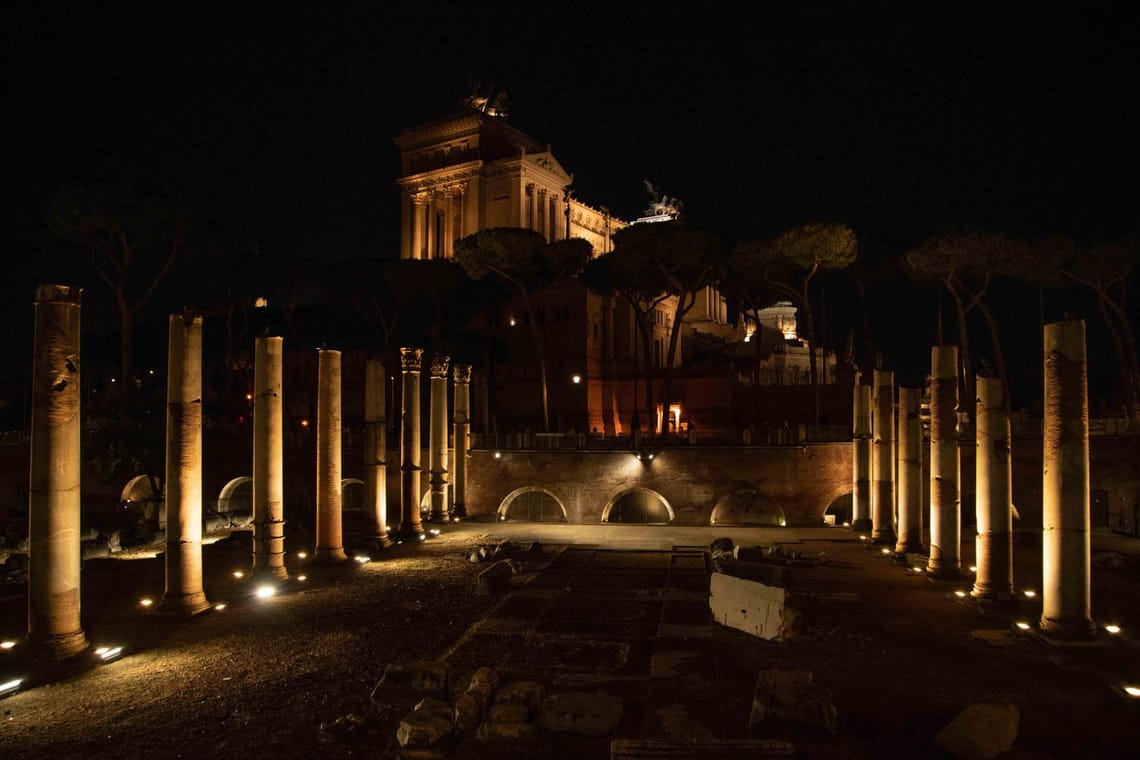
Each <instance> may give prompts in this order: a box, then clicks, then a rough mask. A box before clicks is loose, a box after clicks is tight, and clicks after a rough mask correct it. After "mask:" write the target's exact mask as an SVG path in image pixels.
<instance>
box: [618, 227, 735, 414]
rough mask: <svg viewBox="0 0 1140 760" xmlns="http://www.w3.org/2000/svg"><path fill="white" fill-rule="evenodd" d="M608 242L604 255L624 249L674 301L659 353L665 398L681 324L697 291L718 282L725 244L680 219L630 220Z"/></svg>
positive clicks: (622, 253) (725, 261)
mask: <svg viewBox="0 0 1140 760" xmlns="http://www.w3.org/2000/svg"><path fill="white" fill-rule="evenodd" d="M613 240H614V250H613V253H612V254H610V255H614V254H617V255H618V256H619V257H620V256H625V255H627V254H626V251H630V252H631V253H630V254H629V255H630V257H631V258H632V259H633V260H635V261H641V262H645V263H646V265H647V266H648V267H649V268H650V269H652V270H654V271H653V275H652V277H650V279H651V280H653V281H655V282H656V283H658V284H659V285H661V286H663V288H664V290H665V292H666V293H667V294H668V295H670V296H674V297H675V298H676V299H677V303H676V307H675V308H674V310H673V323H672V325H671V326H670V330H669V346H668V349H667V350H666V353H665V382H666V387H665V394H666V396H668V395H669V393H670V388H669V381H670V378H671V376H672V372H673V368H674V367H675V366H676V365H677V348H678V345H679V343H680V337H681V326H682V322H683V320H684V317H685V315H686V314H688V313H689V312H690V311H691V310H692V309H693V307H694V306H695V305H696V303H697V297H698V296H699V295H700V292H701V291H702V290H703V289H704V288H706V287H708V286H711V285H714V284H715V283H717V282H718V281H719V280H720V277H721V275H722V274H723V273H724V270H725V267H726V266H727V264H728V245H727V243H726V241H725V240H724V238H722V237H721V236H720V235H718V234H716V233H714V232H711V231H708V230H703V229H700V228H697V227H693V226H691V225H689V224H686V223H685V222H681V221H671V222H657V223H654V224H634V225H631V226H629V227H624V228H622V229H620V230H618V231H617V232H615V233H614V236H613ZM647 276H648V275H647ZM666 400H668V399H666Z"/></svg>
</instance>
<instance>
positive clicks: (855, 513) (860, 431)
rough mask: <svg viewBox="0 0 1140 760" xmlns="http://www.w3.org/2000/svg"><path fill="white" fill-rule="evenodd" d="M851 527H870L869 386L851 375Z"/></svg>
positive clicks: (860, 528) (866, 528)
mask: <svg viewBox="0 0 1140 760" xmlns="http://www.w3.org/2000/svg"><path fill="white" fill-rule="evenodd" d="M854 402H855V428H854V441H853V443H852V448H853V452H852V453H853V460H854V465H855V466H854V468H853V469H854V472H853V477H854V481H853V485H854V489H853V491H852V495H851V530H854V531H860V532H863V531H869V530H870V529H871V386H870V385H866V384H864V383H862V382H860V378H858V377H856V379H855V398H854Z"/></svg>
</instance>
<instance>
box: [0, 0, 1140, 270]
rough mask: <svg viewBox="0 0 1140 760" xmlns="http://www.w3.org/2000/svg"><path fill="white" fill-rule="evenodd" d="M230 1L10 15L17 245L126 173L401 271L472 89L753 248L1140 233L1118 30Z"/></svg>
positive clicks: (250, 230)
mask: <svg viewBox="0 0 1140 760" xmlns="http://www.w3.org/2000/svg"><path fill="white" fill-rule="evenodd" d="M210 5H211V4H195V5H194V6H193V7H188V8H178V9H170V8H165V7H154V8H150V9H140V8H134V7H132V8H131V9H130V10H129V11H126V10H121V11H107V10H105V9H94V10H93V9H90V8H88V9H66V10H65V9H59V8H52V9H49V10H48V11H33V13H36V14H38V15H36V16H34V17H25V18H19V17H18V16H17V17H16V18H15V19H14V20H13V23H12V24H11V26H10V28H9V32H8V35H9V44H8V45H7V46H6V47H7V50H8V53H7V56H8V66H7V69H8V77H9V78H10V82H11V87H10V88H9V95H10V98H9V103H10V104H11V106H12V107H11V110H10V111H9V117H8V119H7V121H8V122H9V124H10V125H12V126H14V127H15V129H14V132H15V135H14V139H11V141H10V142H9V143H8V150H9V151H11V153H12V155H11V156H10V160H9V162H8V166H9V174H8V177H9V181H10V182H12V185H13V186H12V189H13V190H14V196H15V197H14V201H15V202H14V203H13V204H11V205H10V207H9V212H8V213H9V215H10V216H11V219H10V220H9V221H10V224H9V234H8V237H9V238H11V233H12V230H13V229H16V230H20V229H27V228H29V227H30V226H32V225H34V224H35V223H37V222H38V219H36V218H35V217H36V214H37V211H38V208H39V206H40V204H42V198H43V196H44V195H45V194H46V193H47V192H49V191H50V190H51V189H53V188H54V187H56V186H58V185H60V184H63V183H66V182H75V181H80V182H83V181H91V180H97V179H104V178H116V179H117V178H126V179H130V180H133V181H138V182H145V183H149V184H155V185H158V186H160V187H162V188H164V189H165V190H166V191H167V192H168V193H170V194H173V195H175V196H176V197H179V198H181V199H183V200H185V201H186V202H188V203H189V204H191V205H192V206H194V207H195V208H197V209H199V212H200V215H201V217H202V218H203V219H208V220H209V221H210V223H211V224H213V225H218V226H220V227H222V228H224V229H226V230H227V231H229V232H232V233H233V234H234V235H235V236H238V237H240V238H242V239H257V240H259V241H261V242H262V245H264V246H270V247H275V246H276V247H281V248H283V249H289V250H291V251H297V252H302V253H310V254H314V255H351V256H360V255H388V254H390V253H391V251H392V250H393V249H394V247H395V242H396V235H397V231H396V226H395V221H396V208H395V197H396V196H395V191H394V179H395V176H396V170H397V161H396V152H395V148H394V146H393V144H392V140H391V138H392V136H393V135H394V134H396V133H397V132H398V131H399V130H400V128H402V127H404V126H408V125H412V124H415V123H416V122H418V121H422V120H426V119H429V118H432V117H434V116H437V115H440V114H441V113H444V112H447V111H448V110H450V109H451V108H452V107H453V105H454V103H455V102H456V100H457V99H458V97H459V96H461V95H462V94H464V92H465V91H466V88H467V83H468V81H469V80H470V79H472V78H474V79H475V80H477V81H478V82H480V83H482V84H483V85H484V86H491V85H493V86H495V87H496V88H499V89H504V90H506V91H507V92H508V93H509V94H510V96H511V102H512V112H511V118H510V121H511V123H512V124H514V125H515V126H517V127H519V128H521V129H523V130H524V131H527V132H530V133H531V134H533V135H535V136H536V137H538V138H539V139H542V140H546V141H549V142H550V143H552V144H553V146H554V149H555V153H556V155H557V156H558V157H559V159H560V160H561V161H562V163H563V164H564V165H565V166H566V167H567V168H568V169H569V170H570V171H572V172H574V173H575V176H576V185H577V187H578V192H579V196H580V197H581V198H582V199H583V200H585V201H587V202H591V203H594V204H596V205H607V206H609V207H610V208H611V209H612V210H613V211H614V212H615V213H617V214H619V215H622V216H626V217H630V216H635V215H637V214H638V213H639V212H640V211H641V209H642V208H643V207H644V205H645V202H646V200H647V197H646V195H645V192H644V189H643V186H642V183H641V180H642V179H651V180H653V181H654V182H656V183H657V184H658V185H659V186H660V187H661V188H662V189H663V190H664V191H665V192H667V193H669V194H670V195H675V196H678V197H680V198H681V199H682V200H684V202H685V204H686V208H687V209H688V216H689V218H690V219H691V220H692V221H695V222H697V223H701V224H705V225H708V226H712V227H715V228H718V229H721V230H723V231H725V232H728V233H730V234H731V235H733V236H735V237H737V238H748V237H753V236H757V235H760V234H764V233H767V232H772V231H775V230H778V229H781V228H783V227H786V226H789V225H791V224H794V223H797V222H800V221H804V220H807V219H813V218H825V219H834V220H839V221H844V222H847V223H849V224H851V225H852V226H854V227H855V228H856V229H857V230H858V231H860V232H861V234H862V235H864V236H874V237H881V238H886V239H913V238H916V237H921V236H923V235H925V234H927V233H929V232H931V231H933V230H935V229H938V228H942V227H947V226H961V225H971V226H978V227H997V228H1003V229H1008V230H1011V231H1015V232H1022V231H1024V232H1027V233H1030V232H1031V233H1037V232H1042V231H1065V232H1070V233H1074V234H1078V235H1094V234H1115V233H1119V232H1122V231H1130V230H1134V229H1135V227H1136V221H1137V198H1138V193H1137V179H1136V178H1137V177H1138V176H1140V171H1138V170H1140V161H1138V154H1140V151H1138V150H1137V145H1136V134H1137V131H1136V126H1137V123H1136V119H1135V117H1134V115H1133V113H1132V111H1133V110H1134V109H1133V105H1132V104H1133V101H1134V100H1135V93H1134V92H1133V90H1134V89H1135V86H1136V82H1137V81H1138V78H1137V73H1138V68H1140V67H1138V66H1137V54H1136V52H1135V46H1134V45H1133V44H1132V43H1131V40H1130V39H1129V34H1130V31H1129V30H1130V28H1131V26H1130V24H1128V23H1127V21H1126V20H1125V18H1124V17H1123V16H1121V15H1117V14H1116V13H1115V12H1112V11H1110V10H1095V9H1094V10H1093V11H1082V12H1081V14H1079V15H1078V14H1075V13H1074V14H1072V15H1042V14H1043V11H1042V10H1041V9H1040V8H1039V7H1036V6H1035V5H1030V4H1024V5H1021V4H1019V5H1016V6H1015V5H1010V4H1001V10H1000V11H995V10H994V9H993V8H992V7H991V6H990V4H979V5H976V6H975V5H973V4H968V3H967V4H962V3H902V4H891V5H877V4H871V6H872V7H871V9H870V10H868V9H867V8H865V7H864V6H865V5H866V4H863V3H828V4H823V5H819V6H814V5H810V4H809V5H807V9H806V10H805V8H804V7H803V6H804V4H800V3H788V4H775V5H773V4H763V3H755V4H754V3H746V4H745V3H739V4H738V3H732V4H720V5H718V4H714V3H669V2H658V3H613V4H611V5H612V7H605V6H603V5H595V4H585V3H575V2H566V3H559V4H554V5H546V6H543V7H542V10H540V9H539V8H538V6H536V5H535V4H510V3H495V4H478V3H465V4H449V3H434V4H433V3H410V4H394V5H389V4H384V5H383V6H381V5H380V4H376V6H375V7H374V8H372V9H370V10H363V11H356V10H352V11H348V10H330V9H328V8H324V7H318V5H317V4H296V3H293V4H285V5H284V7H280V6H277V5H272V4H266V5H264V6H260V5H255V4H248V3H226V4H212V5H214V6H216V7H207V6H210ZM324 5H327V4H324Z"/></svg>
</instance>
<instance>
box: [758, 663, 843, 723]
mask: <svg viewBox="0 0 1140 760" xmlns="http://www.w3.org/2000/svg"><path fill="white" fill-rule="evenodd" d="M835 725H836V715H835V703H834V702H833V700H832V696H831V692H830V691H829V690H827V689H824V688H823V687H821V686H819V685H818V684H816V683H815V682H814V681H813V679H812V672H811V671H810V670H764V671H761V672H760V675H759V677H757V679H756V692H755V694H754V695H753V697H752V713H751V715H749V718H748V727H749V729H750V730H751V731H752V733H754V734H755V733H766V732H769V731H771V730H772V729H773V728H774V727H775V728H780V727H789V726H795V727H803V728H817V729H824V730H826V731H828V732H829V733H835Z"/></svg>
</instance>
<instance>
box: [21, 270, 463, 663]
mask: <svg viewBox="0 0 1140 760" xmlns="http://www.w3.org/2000/svg"><path fill="white" fill-rule="evenodd" d="M80 305H81V291H80V289H78V288H72V287H69V286H65V285H41V286H39V287H38V288H37V290H36V298H35V320H34V323H35V328H34V330H35V334H34V354H33V356H34V360H33V369H32V414H31V435H32V440H31V452H30V465H29V498H28V507H29V519H28V528H29V546H30V548H29V579H28V642H29V646H30V648H31V650H32V652H33V655H34V656H35V657H37V658H40V659H44V660H49V661H61V660H64V659H68V658H70V657H73V656H75V655H78V654H80V653H82V652H83V651H85V650H86V649H87V648H88V641H87V637H86V634H85V632H84V630H83V628H82V624H81V619H80V530H79V528H80V498H81V450H80V430H81V418H80V400H81V396H80V387H81V384H80V357H79V345H80ZM168 338H169V352H168V359H167V405H166V484H165V496H166V507H167V536H166V559H165V570H166V584H165V590H164V594H163V602H162V606H161V609H162V610H163V611H164V612H165V613H168V614H173V615H182V616H189V615H195V614H197V613H199V612H202V611H203V610H205V609H208V608H209V607H210V602H209V600H208V599H207V598H206V594H205V591H204V588H203V577H202V576H203V572H202V422H203V417H202V317H201V316H199V315H196V314H176V315H171V317H170V319H169V334H168ZM282 344H283V340H282V338H280V337H276V336H262V337H258V338H257V339H256V342H255V348H254V354H255V362H254V418H253V427H254V436H253V439H254V441H253V513H254V514H253V523H254V542H253V575H254V577H260V578H263V579H276V580H283V579H285V578H287V571H286V569H285V551H284V498H283V496H284V466H283V440H284V425H283V414H282V411H283V406H282V393H281V387H282V382H281V380H282ZM421 355H422V351H421V350H420V349H403V350H402V352H401V359H402V362H403V365H402V369H403V372H404V381H405V384H404V409H403V428H404V435H403V441H404V444H405V445H404V447H403V451H402V454H401V459H402V465H401V468H402V470H403V473H404V475H405V483H406V484H409V485H411V486H413V488H412V490H409V491H407V495H408V496H410V497H412V498H410V499H405V500H404V504H403V507H404V509H403V521H402V524H401V532H403V533H412V534H414V533H415V532H417V531H419V532H420V533H419V535H422V527H421V526H420V522H419V500H418V495H419V490H418V485H419V483H418V480H419V477H418V476H419V473H418V470H419V461H418V459H419V393H418V390H419V388H418V376H419V359H420V357H421ZM318 358H319V362H318V363H319V369H318V409H317V533H316V551H315V554H316V557H317V558H318V559H322V560H325V561H340V560H344V559H345V558H346V556H345V553H344V546H343V537H342V530H341V528H342V526H341V491H340V489H341V485H340V484H341V443H340V439H341V362H340V358H341V355H340V352H339V351H333V350H327V349H322V350H321V351H320V352H319V355H318ZM447 365H448V359H447V357H437V358H436V360H435V361H433V363H432V435H431V453H430V458H431V463H432V468H431V476H432V482H431V485H432V518H433V519H439V520H444V519H447V518H448V516H449V514H448V513H449V510H448V508H447V505H446V501H445V499H444V498H443V497H444V493H445V488H446V483H447V480H446V475H447V459H446V456H447V455H446V449H447V419H446V408H447V403H446V388H447ZM454 372H455V413H454V417H453V424H454V436H455V445H456V451H457V452H459V453H458V454H457V456H456V464H455V484H454V489H455V490H454V493H455V506H454V514H456V515H463V514H465V502H466V462H465V458H466V454H465V453H466V449H467V438H468V426H469V416H468V415H469V405H470V401H469V387H470V378H471V368H470V366H468V365H457V366H456V367H455V368H454ZM365 375H366V379H365V422H366V426H367V428H366V429H367V435H366V445H365V462H364V464H365V468H366V473H367V477H368V484H369V487H368V488H367V489H366V494H367V499H368V503H367V505H366V508H367V509H368V511H369V514H370V515H372V517H373V522H374V529H375V534H374V536H373V538H374V539H376V540H378V541H380V542H382V543H383V544H387V543H389V539H388V533H387V527H386V525H385V513H386V503H385V481H386V462H385V461H384V460H385V457H386V440H385V432H384V426H385V409H384V368H383V366H382V365H381V364H380V363H379V362H376V361H369V362H368V363H367V364H366V367H365Z"/></svg>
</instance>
